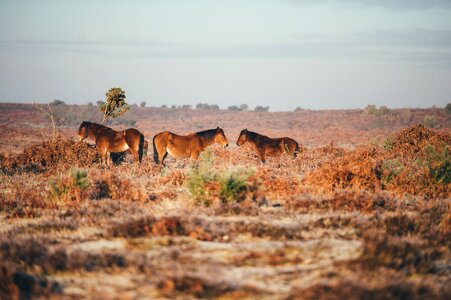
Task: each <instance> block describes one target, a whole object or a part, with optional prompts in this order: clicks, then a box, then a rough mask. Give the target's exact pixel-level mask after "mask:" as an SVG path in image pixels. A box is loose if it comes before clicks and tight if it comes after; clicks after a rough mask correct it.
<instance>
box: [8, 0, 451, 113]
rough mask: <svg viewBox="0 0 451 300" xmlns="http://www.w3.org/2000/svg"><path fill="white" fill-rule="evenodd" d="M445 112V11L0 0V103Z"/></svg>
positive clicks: (440, 6) (247, 2)
mask: <svg viewBox="0 0 451 300" xmlns="http://www.w3.org/2000/svg"><path fill="white" fill-rule="evenodd" d="M111 87H121V88H122V89H123V90H125V94H126V96H127V101H128V102H129V103H140V102H141V101H145V102H146V103H147V105H148V106H161V105H164V104H165V105H168V106H171V105H183V104H191V105H193V106H194V105H196V104H197V103H209V104H218V105H219V106H220V107H222V108H227V107H228V106H230V105H240V104H242V103H246V104H247V105H249V107H251V108H253V107H255V106H256V105H263V106H269V107H270V109H271V110H272V111H286V110H293V109H295V108H297V107H301V108H306V109H342V108H363V107H365V106H366V105H368V104H376V105H386V106H388V107H392V108H399V107H411V108H416V107H430V106H433V105H435V106H438V107H443V106H445V105H446V104H447V103H449V102H451V1H450V0H447V1H444V0H429V1H423V0H411V1H407V0H396V1H391V0H379V1H377V0H367V1H362V0H341V1H338V0H241V1H238V0H227V1H225V0H224V1H213V0H161V1H160V0H152V1H137V0H131V1H114V0H110V1H106V0H105V1H100V0H90V1H65V0H54V1H50V0H47V1H46V0H41V1H17V0H14V1H9V0H0V102H30V103H31V102H33V101H38V102H48V101H52V100H53V99H60V100H63V101H65V102H66V103H78V104H83V103H87V102H96V101H98V100H104V98H105V93H106V91H107V90H108V89H109V88H111Z"/></svg>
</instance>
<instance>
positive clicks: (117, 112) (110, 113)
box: [100, 88, 130, 124]
mask: <svg viewBox="0 0 451 300" xmlns="http://www.w3.org/2000/svg"><path fill="white" fill-rule="evenodd" d="M105 96H106V101H105V104H104V105H102V106H100V111H101V112H102V113H103V118H102V124H104V123H105V122H106V121H107V120H108V119H110V118H116V117H119V116H121V115H123V114H124V113H126V112H127V111H128V110H129V109H130V106H129V105H128V104H127V103H126V102H125V98H126V97H125V92H124V91H123V90H122V89H121V88H111V89H110V90H109V91H108V92H107V93H106V94H105Z"/></svg>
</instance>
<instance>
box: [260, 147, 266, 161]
mask: <svg viewBox="0 0 451 300" xmlns="http://www.w3.org/2000/svg"><path fill="white" fill-rule="evenodd" d="M259 155H260V159H261V160H262V163H266V155H265V150H264V149H262V150H260V151H259Z"/></svg>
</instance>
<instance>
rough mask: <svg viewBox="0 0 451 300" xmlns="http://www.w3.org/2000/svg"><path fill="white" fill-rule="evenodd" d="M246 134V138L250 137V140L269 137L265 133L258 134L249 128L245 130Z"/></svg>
mask: <svg viewBox="0 0 451 300" xmlns="http://www.w3.org/2000/svg"><path fill="white" fill-rule="evenodd" d="M246 135H247V137H248V139H250V140H251V141H255V140H256V139H257V138H259V137H263V138H269V137H267V136H266V135H263V134H259V133H256V132H253V131H249V130H248V131H247V132H246Z"/></svg>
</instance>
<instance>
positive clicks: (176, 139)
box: [153, 127, 229, 164]
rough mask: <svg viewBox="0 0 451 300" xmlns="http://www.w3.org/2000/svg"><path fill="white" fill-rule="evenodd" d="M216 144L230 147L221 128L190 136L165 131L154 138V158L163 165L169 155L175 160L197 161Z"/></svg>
mask: <svg viewBox="0 0 451 300" xmlns="http://www.w3.org/2000/svg"><path fill="white" fill-rule="evenodd" d="M214 143H218V144H220V145H222V146H224V147H227V146H228V145H229V142H228V141H227V138H226V136H225V134H224V130H222V129H221V128H219V127H217V128H215V129H210V130H205V131H199V132H196V133H190V134H188V135H178V134H175V133H172V132H169V131H163V132H160V133H158V134H157V135H155V136H154V137H153V158H154V160H155V162H156V163H157V164H158V163H160V162H161V163H163V161H164V159H165V158H166V156H167V155H168V153H169V154H170V155H171V156H172V157H175V158H187V157H190V158H191V159H192V160H196V159H197V158H198V157H199V154H200V153H201V152H202V151H203V150H204V149H205V148H206V147H208V146H210V145H212V144H214ZM160 160H161V161H160Z"/></svg>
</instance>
